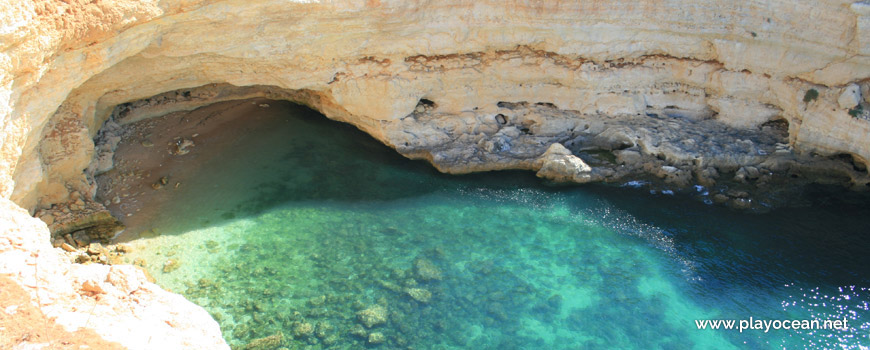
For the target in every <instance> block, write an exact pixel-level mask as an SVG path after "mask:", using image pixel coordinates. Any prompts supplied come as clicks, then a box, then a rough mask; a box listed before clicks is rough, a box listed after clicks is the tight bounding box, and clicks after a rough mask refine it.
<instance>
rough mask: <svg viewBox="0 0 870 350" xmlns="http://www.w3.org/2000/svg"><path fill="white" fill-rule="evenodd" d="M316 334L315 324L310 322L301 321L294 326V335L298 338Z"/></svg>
mask: <svg viewBox="0 0 870 350" xmlns="http://www.w3.org/2000/svg"><path fill="white" fill-rule="evenodd" d="M312 334H314V326H313V325H312V324H311V323H308V322H299V323H296V325H294V326H293V336H294V337H296V338H308V337H310V336H311V335H312Z"/></svg>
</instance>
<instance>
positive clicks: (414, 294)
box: [408, 288, 432, 304]
mask: <svg viewBox="0 0 870 350" xmlns="http://www.w3.org/2000/svg"><path fill="white" fill-rule="evenodd" d="M408 295H410V296H411V298H412V299H414V300H416V301H419V302H421V303H424V304H425V303H428V302H429V300H431V299H432V292H430V291H428V290H425V289H423V288H411V289H408Z"/></svg>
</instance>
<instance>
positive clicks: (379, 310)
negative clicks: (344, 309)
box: [356, 305, 387, 328]
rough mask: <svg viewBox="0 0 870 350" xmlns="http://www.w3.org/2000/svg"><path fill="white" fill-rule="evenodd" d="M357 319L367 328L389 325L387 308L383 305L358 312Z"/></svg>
mask: <svg viewBox="0 0 870 350" xmlns="http://www.w3.org/2000/svg"><path fill="white" fill-rule="evenodd" d="M356 317H357V319H359V321H360V323H362V324H363V325H364V326H366V328H372V327H374V326H377V325H381V324H384V323H387V308H385V307H383V306H381V305H373V306H371V307H369V308H368V309H365V310H362V311H359V312H357V313H356Z"/></svg>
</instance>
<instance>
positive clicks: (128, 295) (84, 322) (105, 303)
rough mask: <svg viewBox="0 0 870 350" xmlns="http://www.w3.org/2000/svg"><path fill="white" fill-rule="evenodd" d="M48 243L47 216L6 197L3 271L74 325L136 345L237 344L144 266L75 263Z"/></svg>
mask: <svg viewBox="0 0 870 350" xmlns="http://www.w3.org/2000/svg"><path fill="white" fill-rule="evenodd" d="M48 242H49V232H48V228H47V227H46V225H45V224H44V223H43V222H42V221H40V220H39V219H36V218H33V217H30V215H28V213H27V211H25V210H23V209H21V208H20V207H18V206H17V205H15V204H14V203H12V202H10V201H9V200H8V199H0V274H3V275H8V276H10V277H11V278H12V279H13V280H14V281H16V282H17V283H19V284H20V285H21V286H22V287H23V288H24V289H25V290H26V291H27V292H29V293H30V294H31V295H32V298H31V300H33V301H35V302H36V303H37V304H38V305H37V306H38V307H39V308H40V309H41V310H42V312H43V313H44V314H45V315H46V316H47V317H49V318H54V319H55V322H56V323H57V324H60V325H62V326H64V327H65V328H66V329H67V330H69V331H74V330H76V329H79V328H81V327H85V328H90V329H92V330H93V331H95V332H96V334H98V335H99V336H101V337H103V339H106V340H108V341H114V342H118V343H119V344H122V345H123V346H126V347H127V348H130V349H155V348H160V349H229V347H227V346H226V344H225V343H224V340H223V339H222V338H221V333H220V328H219V327H218V324H217V322H215V321H214V320H212V319H211V317H210V316H209V314H208V313H207V312H206V311H205V310H204V309H202V308H201V307H199V306H196V305H194V304H192V303H190V302H189V301H187V300H185V299H184V298H183V297H182V296H180V295H177V294H173V293H169V292H167V291H165V290H163V289H161V288H160V287H158V286H157V285H155V284H153V283H151V282H148V281H147V279H146V277H145V275H144V273H143V272H142V270H140V269H139V268H137V267H134V266H130V265H114V266H108V265H100V264H88V265H80V264H70V262H69V260H68V259H67V258H66V257H65V256H64V255H63V254H64V253H63V252H62V250H61V249H60V248H53V247H52V246H51V245H50V244H49V243H48ZM95 249H96V247H95ZM156 335H159V336H156Z"/></svg>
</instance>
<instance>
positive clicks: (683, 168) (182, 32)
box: [0, 0, 870, 333]
mask: <svg viewBox="0 0 870 350" xmlns="http://www.w3.org/2000/svg"><path fill="white" fill-rule="evenodd" d="M3 8H4V10H2V11H0V72H2V74H0V119H2V129H0V195H2V197H3V198H8V199H10V200H11V201H13V202H14V203H16V204H18V205H19V206H21V207H23V208H25V209H27V210H30V211H31V212H32V211H34V210H36V209H38V208H42V209H48V208H51V207H52V206H53V205H58V204H63V205H64V206H70V205H73V204H75V203H76V202H77V201H80V200H81V201H82V202H83V203H85V204H86V205H85V204H83V205H84V206H86V207H88V208H91V207H93V208H92V209H93V210H95V211H99V210H101V208H99V204H98V203H92V202H90V201H89V200H90V199H92V197H93V194H94V193H95V183H94V181H93V175H94V174H96V173H99V172H101V171H105V170H107V169H110V168H111V166H112V165H111V163H112V162H111V152H112V150H113V147H114V145H117V142H118V140H117V139H113V138H112V137H111V136H112V135H111V133H110V131H111V130H110V129H112V128H115V127H117V124H116V123H120V124H124V123H129V122H132V121H135V120H139V119H143V118H148V117H151V116H156V115H161V114H164V113H167V112H171V111H175V110H183V109H192V108H196V107H198V106H202V105H204V104H208V103H213V102H216V101H221V100H228V99H240V98H246V97H268V98H277V99H287V100H292V101H296V102H299V103H303V104H306V105H309V106H311V107H313V108H315V109H317V110H319V111H321V112H323V113H324V114H325V115H326V116H327V117H329V118H333V119H336V120H341V121H345V122H348V123H351V124H354V125H356V126H357V127H359V128H360V129H362V130H364V131H366V132H368V133H369V134H371V135H372V136H373V137H375V138H377V139H378V140H380V141H382V142H384V143H385V144H388V145H390V146H392V147H393V148H395V149H396V150H397V151H398V152H400V153H402V154H404V155H406V156H409V157H414V158H424V159H428V160H429V161H430V162H432V163H433V165H435V166H436V167H438V168H439V169H441V170H443V171H447V172H454V173H463V172H469V171H480V170H493V169H509V168H512V169H530V170H535V171H539V175H541V176H543V177H548V178H552V179H557V180H570V181H579V182H583V181H596V180H616V179H620V178H621V176H623V175H625V174H626V173H629V172H632V171H635V170H637V169H640V170H643V171H645V172H647V173H650V174H653V175H655V176H659V177H662V178H664V179H666V180H667V181H670V182H672V183H675V184H683V185H685V184H688V183H695V182H697V183H709V182H710V181H713V182H715V181H717V180H718V179H719V178H720V177H722V176H724V177H726V178H728V179H729V180H731V179H734V180H735V181H747V180H748V181H763V182H766V181H767V180H765V179H766V178H765V176H773V174H774V173H782V174H788V173H789V172H795V171H798V170H800V171H804V172H809V173H813V174H815V175H813V176H815V177H816V178H818V179H820V181H822V182H825V179H826V178H828V180H827V182H834V183H843V184H846V185H847V186H852V187H854V188H861V187H867V186H866V184H867V165H868V160H870V112H868V111H870V104H868V102H870V3H867V2H866V1H855V0H823V1H815V2H804V1H796V0H773V1H744V2H735V1H731V0H707V1H701V2H697V1H686V0H666V1H661V0H641V1H638V0H611V1H578V2H534V1H532V2H522V1H519V2H517V1H514V2H492V1H465V0H453V1H450V0H445V1H379V0H369V1H355V2H349V1H324V2H318V1H286V0H281V1H277V0H265V1H255V2H251V1H242V0H227V1H203V0H171V1H156V0H152V1H115V2H94V3H91V2H86V1H79V0H76V1H69V2H52V1H4V6H3ZM110 119H112V121H111V122H110V123H109V124H106V121H107V120H110ZM104 125H106V126H107V127H108V129H106V128H103V129H102V130H103V131H101V127H103V126H104ZM95 138H96V140H97V141H96V145H95V141H94V140H95ZM599 151H603V152H608V153H607V154H604V155H602V156H601V157H598V158H595V157H592V158H589V157H587V158H585V159H584V158H583V157H584V152H586V153H589V152H599ZM830 157H833V158H830ZM829 158H830V159H829ZM596 159H597V160H603V161H602V162H600V164H591V165H590V164H587V163H590V162H591V163H595V162H594V161H595V160H596ZM626 169H628V170H626ZM72 193H76V194H77V195H72V196H71V194H72ZM733 197H736V198H734V199H739V198H740V197H741V196H740V195H735V196H733ZM75 205H77V206H78V205H79V204H75ZM4 210H5V209H4ZM36 226H39V225H35V226H33V229H34V230H37V231H40V232H43V233H44V231H45V230H46V229H45V227H36ZM34 234H36V233H34ZM98 333H99V332H98Z"/></svg>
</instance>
